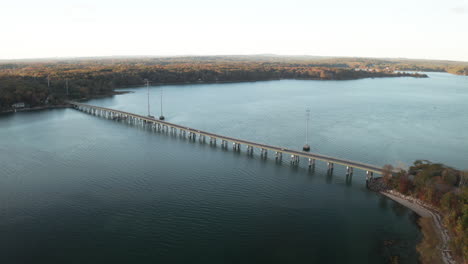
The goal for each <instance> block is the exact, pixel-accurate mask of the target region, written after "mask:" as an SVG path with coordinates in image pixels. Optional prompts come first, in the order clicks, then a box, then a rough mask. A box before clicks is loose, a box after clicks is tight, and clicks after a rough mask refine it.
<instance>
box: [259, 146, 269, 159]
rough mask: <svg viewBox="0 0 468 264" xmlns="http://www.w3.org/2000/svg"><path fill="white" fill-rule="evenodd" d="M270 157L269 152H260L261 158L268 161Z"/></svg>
mask: <svg viewBox="0 0 468 264" xmlns="http://www.w3.org/2000/svg"><path fill="white" fill-rule="evenodd" d="M267 156H268V151H267V150H266V149H264V148H262V151H261V152H260V157H262V158H264V159H266V158H267Z"/></svg>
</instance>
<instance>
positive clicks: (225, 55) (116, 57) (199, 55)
mask: <svg viewBox="0 0 468 264" xmlns="http://www.w3.org/2000/svg"><path fill="white" fill-rule="evenodd" d="M247 56H264V57H315V58H335V59H336V58H349V59H352V58H356V59H391V60H419V61H440V62H459V63H468V61H463V60H450V59H422V58H408V57H366V56H330V55H310V54H303V55H291V54H275V53H252V54H216V55H214V54H210V55H208V54H207V55H202V54H179V55H107V56H106V55H102V56H100V55H97V56H57V57H29V58H14V59H0V63H3V62H22V61H23V62H24V61H44V60H52V61H54V60H64V59H71V60H80V59H81V60H86V59H112V58H115V59H124V58H135V59H137V58H177V57H247Z"/></svg>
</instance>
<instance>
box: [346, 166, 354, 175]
mask: <svg viewBox="0 0 468 264" xmlns="http://www.w3.org/2000/svg"><path fill="white" fill-rule="evenodd" d="M351 174H353V167H350V166H346V175H351Z"/></svg>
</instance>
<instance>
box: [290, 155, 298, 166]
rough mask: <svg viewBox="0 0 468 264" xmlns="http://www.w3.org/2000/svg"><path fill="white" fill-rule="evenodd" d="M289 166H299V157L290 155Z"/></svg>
mask: <svg viewBox="0 0 468 264" xmlns="http://www.w3.org/2000/svg"><path fill="white" fill-rule="evenodd" d="M291 164H292V165H299V156H297V155H291Z"/></svg>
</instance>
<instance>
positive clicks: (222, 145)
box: [221, 139, 228, 149]
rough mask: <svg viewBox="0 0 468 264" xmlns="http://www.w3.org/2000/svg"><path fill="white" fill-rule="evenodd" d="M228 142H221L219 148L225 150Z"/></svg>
mask: <svg viewBox="0 0 468 264" xmlns="http://www.w3.org/2000/svg"><path fill="white" fill-rule="evenodd" d="M227 145H228V142H227V141H226V140H224V139H223V140H221V148H224V149H227Z"/></svg>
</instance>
